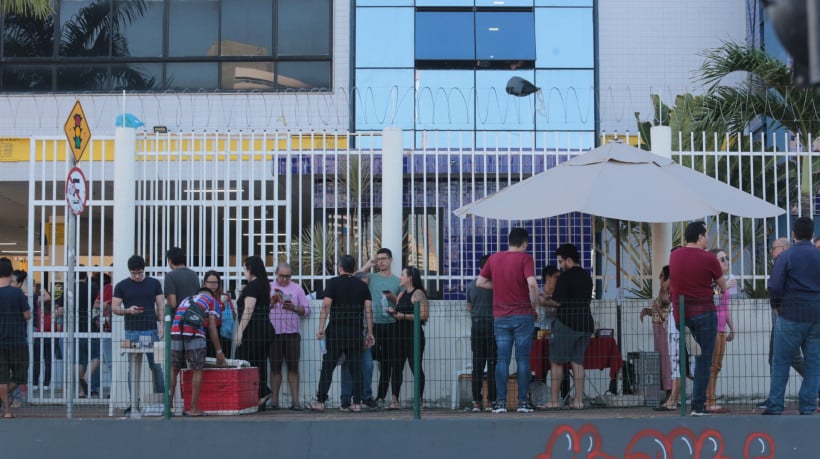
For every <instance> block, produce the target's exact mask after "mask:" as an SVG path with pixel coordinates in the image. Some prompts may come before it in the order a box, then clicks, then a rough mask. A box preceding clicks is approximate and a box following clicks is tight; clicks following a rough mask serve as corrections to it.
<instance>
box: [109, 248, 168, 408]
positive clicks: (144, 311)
mask: <svg viewBox="0 0 820 459" xmlns="http://www.w3.org/2000/svg"><path fill="white" fill-rule="evenodd" d="M128 272H129V276H128V277H127V278H125V279H123V280H121V281H120V282H118V283H117V285H116V286H114V294H113V296H112V297H111V312H112V313H114V314H116V315H118V316H125V339H126V340H128V341H130V342H142V340H141V339H140V338H141V337H143V336H144V337H146V338H145V339H149V340H150V344H151V345H153V343H154V341H157V340H159V339H162V337H163V332H164V331H165V329H164V328H163V326H162V321H161V318H162V312H163V308H164V307H165V297H164V296H163V294H162V284H160V282H159V281H158V280H156V279H154V278H153V277H149V276H146V275H145V259H144V258H142V257H141V256H139V255H133V256H131V258H129V259H128ZM146 355H147V356H148V367H149V368H150V369H151V373H152V376H153V380H154V392H156V393H161V392H164V391H165V382H164V381H163V378H162V371H161V370H160V368H159V367H158V366H157V364H156V362H154V353H153V352H149V353H147V354H146ZM128 357H129V359H130V358H134V354H129V355H128ZM128 368H129V370H128V371H129V377H128V382H129V386H128V389H129V391H130V390H131V386H130V383H131V376H130V371H131V366H130V365H129V366H128ZM130 413H131V407H130V406H129V407H128V408H127V409H126V410H125V415H126V416H127V415H129V414H130Z"/></svg>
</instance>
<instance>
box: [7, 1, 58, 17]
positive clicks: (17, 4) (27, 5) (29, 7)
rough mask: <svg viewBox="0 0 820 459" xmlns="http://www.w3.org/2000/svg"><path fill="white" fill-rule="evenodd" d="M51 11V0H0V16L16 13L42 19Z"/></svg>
mask: <svg viewBox="0 0 820 459" xmlns="http://www.w3.org/2000/svg"><path fill="white" fill-rule="evenodd" d="M52 11H53V10H52V9H51V0H5V1H2V2H0V16H5V15H7V14H17V15H20V16H28V17H33V18H37V19H44V18H45V17H46V16H48V15H49V14H51V13H52Z"/></svg>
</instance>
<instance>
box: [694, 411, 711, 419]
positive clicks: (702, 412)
mask: <svg viewBox="0 0 820 459" xmlns="http://www.w3.org/2000/svg"><path fill="white" fill-rule="evenodd" d="M689 415H690V416H696V417H703V416H711V414H710V413H709V412H708V411H706V410H703V411H700V410H692V413H690V414H689Z"/></svg>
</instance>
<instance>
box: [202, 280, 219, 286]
mask: <svg viewBox="0 0 820 459" xmlns="http://www.w3.org/2000/svg"><path fill="white" fill-rule="evenodd" d="M205 283H206V284H209V285H219V281H205Z"/></svg>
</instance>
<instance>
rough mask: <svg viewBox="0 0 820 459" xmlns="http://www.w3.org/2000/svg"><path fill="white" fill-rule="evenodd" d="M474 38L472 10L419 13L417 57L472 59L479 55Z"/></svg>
mask: <svg viewBox="0 0 820 459" xmlns="http://www.w3.org/2000/svg"><path fill="white" fill-rule="evenodd" d="M389 25H390V24H388V26H389ZM474 38H475V30H474V17H473V13H472V12H462V11H420V12H418V13H416V59H417V60H448V59H451V60H473V59H475V58H476V55H475V42H474Z"/></svg>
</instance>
